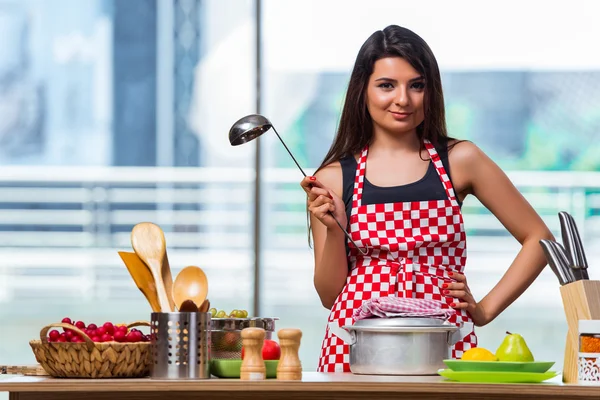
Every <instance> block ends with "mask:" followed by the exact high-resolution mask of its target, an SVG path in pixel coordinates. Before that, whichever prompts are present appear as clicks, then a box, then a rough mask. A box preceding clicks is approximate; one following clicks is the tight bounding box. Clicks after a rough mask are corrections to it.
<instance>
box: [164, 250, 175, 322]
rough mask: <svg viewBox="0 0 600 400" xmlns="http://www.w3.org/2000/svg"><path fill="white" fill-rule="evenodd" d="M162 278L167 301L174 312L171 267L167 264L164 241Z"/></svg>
mask: <svg viewBox="0 0 600 400" xmlns="http://www.w3.org/2000/svg"><path fill="white" fill-rule="evenodd" d="M162 278H163V283H164V284H165V291H166V292H167V299H169V304H170V306H171V311H174V310H175V300H174V299H173V276H172V274H171V265H170V264H169V256H168V254H167V246H166V241H165V258H164V260H163V265H162Z"/></svg>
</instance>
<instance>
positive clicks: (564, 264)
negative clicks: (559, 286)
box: [550, 241, 577, 282]
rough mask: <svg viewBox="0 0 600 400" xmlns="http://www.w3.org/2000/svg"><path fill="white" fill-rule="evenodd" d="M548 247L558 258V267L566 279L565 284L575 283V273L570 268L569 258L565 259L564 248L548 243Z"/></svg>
mask: <svg viewBox="0 0 600 400" xmlns="http://www.w3.org/2000/svg"><path fill="white" fill-rule="evenodd" d="M550 245H551V246H552V247H553V248H554V251H555V252H556V256H557V258H558V262H559V264H558V267H559V268H561V269H562V271H563V273H564V275H565V277H566V278H567V282H575V281H576V280H577V277H576V276H575V271H574V270H573V268H571V263H570V262H569V257H567V253H566V252H565V248H564V247H563V245H562V244H560V243H558V242H555V241H550Z"/></svg>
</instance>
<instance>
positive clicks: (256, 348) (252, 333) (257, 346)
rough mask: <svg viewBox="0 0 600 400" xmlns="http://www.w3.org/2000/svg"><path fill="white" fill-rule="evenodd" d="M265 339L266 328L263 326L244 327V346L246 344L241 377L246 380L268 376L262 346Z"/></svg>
mask: <svg viewBox="0 0 600 400" xmlns="http://www.w3.org/2000/svg"><path fill="white" fill-rule="evenodd" d="M264 341H265V330H264V329H262V328H245V329H242V346H244V359H243V360H242V366H241V368H240V379H241V380H246V381H255V380H262V379H265V378H266V374H267V368H266V366H265V361H264V360H263V357H262V348H263V344H264Z"/></svg>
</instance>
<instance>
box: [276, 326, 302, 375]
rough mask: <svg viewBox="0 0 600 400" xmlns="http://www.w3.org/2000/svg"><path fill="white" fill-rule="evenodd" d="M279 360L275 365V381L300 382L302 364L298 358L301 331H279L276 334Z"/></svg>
mask: <svg viewBox="0 0 600 400" xmlns="http://www.w3.org/2000/svg"><path fill="white" fill-rule="evenodd" d="M277 337H279V346H280V347H281V358H280V360H279V363H278V364H277V379H280V380H292V381H298V380H302V363H301V362H300V357H299V356H298V349H299V348H300V341H301V339H302V331H301V330H300V329H280V330H279V332H277Z"/></svg>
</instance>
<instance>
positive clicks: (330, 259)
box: [307, 162, 348, 309]
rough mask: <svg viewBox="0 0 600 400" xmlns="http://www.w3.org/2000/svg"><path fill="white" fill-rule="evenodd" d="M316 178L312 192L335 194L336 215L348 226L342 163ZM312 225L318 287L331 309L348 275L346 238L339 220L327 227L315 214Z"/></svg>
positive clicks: (331, 165)
mask: <svg viewBox="0 0 600 400" xmlns="http://www.w3.org/2000/svg"><path fill="white" fill-rule="evenodd" d="M315 177H316V180H315V181H311V184H312V185H313V189H311V190H312V191H313V192H317V194H318V193H320V192H322V191H323V190H325V191H326V192H328V193H330V194H331V195H332V197H333V207H334V208H335V210H334V211H333V213H334V215H335V216H336V218H337V219H338V221H339V222H340V223H341V225H342V226H346V221H347V217H346V210H345V207H344V202H343V200H341V196H342V190H343V189H342V181H343V178H342V168H341V165H340V163H339V162H336V163H333V164H330V165H328V166H326V167H324V168H323V169H321V170H320V171H319V172H317V173H316V174H315ZM307 179H310V178H307ZM331 221H332V220H331ZM331 221H329V222H331ZM310 223H311V230H312V236H313V248H314V257H315V271H314V285H315V289H316V290H317V293H318V294H319V298H320V299H321V303H322V304H323V306H324V307H325V308H328V309H330V308H331V307H332V306H333V303H334V302H335V299H336V298H337V296H338V295H339V294H340V292H341V291H342V289H343V288H344V285H345V284H346V278H347V276H348V260H347V257H346V237H345V235H344V232H342V230H341V229H340V228H339V227H338V226H337V224H336V223H335V221H334V222H333V223H329V224H328V226H327V225H325V224H324V223H323V222H321V220H320V219H319V218H317V217H316V216H315V214H314V213H311V214H310Z"/></svg>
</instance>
